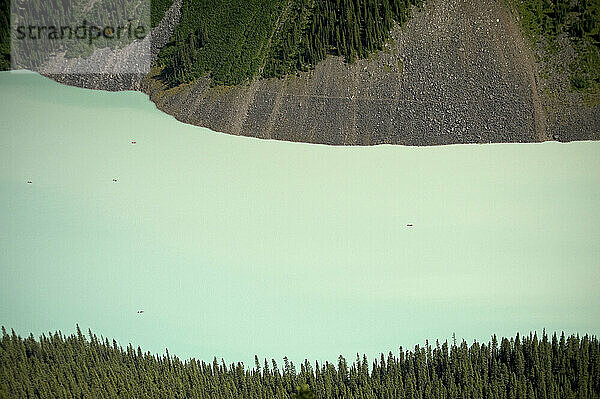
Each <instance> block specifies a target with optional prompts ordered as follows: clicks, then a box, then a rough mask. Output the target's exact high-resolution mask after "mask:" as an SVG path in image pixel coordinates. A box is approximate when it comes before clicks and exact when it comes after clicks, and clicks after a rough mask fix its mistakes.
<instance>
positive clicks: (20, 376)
mask: <svg viewBox="0 0 600 399" xmlns="http://www.w3.org/2000/svg"><path fill="white" fill-rule="evenodd" d="M336 363H337V364H332V363H328V362H326V363H325V364H319V363H318V362H317V363H315V364H314V365H313V364H311V363H309V362H308V361H305V362H303V363H301V364H300V368H299V370H297V368H296V366H295V365H294V364H293V363H292V362H290V361H288V359H287V358H284V362H283V367H280V366H279V365H277V363H276V362H275V361H274V360H272V361H271V362H267V361H266V360H265V361H264V363H261V362H259V360H258V358H257V357H256V358H255V365H254V368H253V369H248V368H246V367H245V366H244V365H243V364H241V363H237V364H230V365H226V364H225V363H224V362H223V361H222V360H221V362H218V361H217V359H214V360H213V361H212V363H205V362H203V361H198V360H194V359H191V360H186V361H182V360H180V359H178V358H177V357H175V356H172V355H170V354H169V352H168V351H167V352H166V354H165V355H162V356H159V355H154V356H153V355H151V354H150V353H149V352H148V353H143V352H142V351H141V349H140V348H139V347H138V348H137V349H134V348H133V347H132V346H131V345H129V346H128V347H127V348H126V349H123V348H121V347H119V346H118V345H117V343H116V342H115V341H114V340H113V341H112V342H110V341H109V340H108V339H103V338H100V339H99V338H98V337H97V336H96V335H93V334H92V333H91V332H90V333H89V338H86V337H85V336H84V335H83V334H82V333H81V331H80V330H79V327H78V328H77V333H76V334H73V335H71V336H64V335H63V334H62V333H60V332H57V333H54V334H49V335H48V336H45V335H42V336H41V337H40V338H39V340H36V339H35V338H34V337H33V336H32V335H30V336H29V337H28V338H26V339H23V338H21V337H19V336H17V335H16V334H15V333H14V332H13V333H12V334H7V333H6V331H5V330H4V328H3V336H2V339H1V340H0V394H1V395H0V396H2V397H3V398H53V399H55V398H94V399H97V398H125V397H127V398H210V399H218V398H238V397H243V398H274V397H277V398H290V397H299V398H302V397H304V398H310V397H312V392H314V394H316V397H318V398H460V397H464V398H475V397H476V398H498V399H500V398H575V397H577V398H599V397H600V343H599V342H598V339H597V338H595V337H589V336H587V335H586V336H583V337H581V338H580V337H579V336H574V335H572V336H570V337H565V336H564V334H562V335H561V336H557V335H556V334H554V335H553V336H552V337H551V338H550V337H548V336H547V335H546V334H545V333H544V334H543V335H542V336H541V337H540V338H538V337H537V335H535V334H530V335H529V336H526V337H520V336H519V335H518V334H517V336H516V337H514V338H510V339H508V338H502V339H501V340H500V343H498V342H497V340H496V337H495V336H494V337H492V340H491V342H489V343H488V344H480V343H477V342H474V343H473V344H472V345H471V346H468V345H467V343H466V342H464V341H463V342H462V343H460V344H456V343H452V344H451V345H449V344H448V343H447V342H444V343H442V344H439V343H437V342H436V345H435V346H431V345H429V344H426V345H425V347H419V346H416V347H415V348H414V350H413V351H405V350H403V349H402V348H400V351H399V353H397V354H392V353H389V354H388V355H387V356H384V355H383V354H382V355H381V357H380V358H379V359H375V360H374V361H373V362H372V363H369V362H368V360H367V358H366V357H365V356H363V357H362V358H360V357H359V356H358V355H357V358H356V361H355V362H354V363H352V364H348V363H347V361H346V359H344V358H343V357H342V356H340V357H339V359H338V360H337V362H336Z"/></svg>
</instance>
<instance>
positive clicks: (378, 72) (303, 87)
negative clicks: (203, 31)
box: [54, 0, 600, 145]
mask: <svg viewBox="0 0 600 399" xmlns="http://www.w3.org/2000/svg"><path fill="white" fill-rule="evenodd" d="M180 6H181V0H178V1H176V2H175V3H174V4H173V7H171V9H169V11H168V12H167V14H166V15H165V18H164V19H163V21H162V22H161V24H160V26H159V27H157V28H156V29H155V32H153V39H152V44H153V47H152V51H153V56H154V57H156V54H157V53H158V50H159V49H160V48H161V47H162V46H164V44H165V43H166V42H167V41H168V38H169V37H170V35H171V34H172V32H173V29H174V26H175V25H176V24H177V22H178V21H179V18H180V16H181V14H180V11H179V10H180ZM392 38H393V39H392V40H390V41H389V42H388V43H387V44H386V47H385V49H384V51H381V52H379V53H378V54H376V55H373V56H372V57H371V58H370V59H369V60H359V61H357V62H355V63H353V64H346V63H345V62H344V60H343V59H341V58H339V57H328V58H327V59H326V60H325V61H323V62H321V63H319V64H318V65H317V67H316V68H315V69H314V70H313V71H310V72H307V73H301V74H298V75H297V76H290V77H287V78H285V79H265V80H255V81H253V82H249V83H247V84H245V85H239V86H235V87H211V86H210V81H209V79H208V78H205V79H199V80H197V81H196V82H194V83H192V84H188V85H183V86H180V87H177V88H169V87H167V86H166V85H164V84H163V83H162V82H161V81H160V79H159V78H158V77H156V76H153V74H154V73H155V72H151V73H150V75H149V76H147V77H146V78H144V79H141V76H132V77H127V76H90V77H78V76H75V77H73V76H68V75H66V76H62V77H54V78H56V80H59V81H63V82H65V83H68V84H74V85H77V86H83V87H88V88H99V89H105V90H132V89H133V90H141V91H144V92H145V93H147V94H148V95H149V96H150V98H151V100H152V101H154V102H155V103H156V105H157V107H158V108H159V109H161V110H163V111H164V112H166V113H168V114H171V115H173V116H174V117H175V118H177V119H178V120H180V121H182V122H186V123H190V124H194V125H199V126H205V127H209V128H211V129H213V130H216V131H221V132H226V133H230V134H236V135H245V136H253V137H259V138H266V139H277V140H288V141H303V142H310V143H322V144H331V145H374V144H404V145H441V144H454V143H488V142H538V141H545V140H552V139H555V140H561V141H569V140H583V139H600V112H599V111H600V110H599V109H598V107H596V108H595V109H594V108H587V107H586V106H585V105H583V103H582V102H581V100H580V99H579V98H578V97H577V96H576V95H574V94H573V95H572V96H571V97H569V102H567V103H564V102H563V104H562V105H559V106H557V105H556V104H554V103H552V102H551V101H550V100H549V99H548V98H546V97H544V96H542V95H541V94H540V93H539V92H538V90H539V88H540V84H539V81H538V78H537V76H538V69H537V68H538V67H537V66H536V64H535V62H534V61H533V54H532V51H531V50H530V48H529V47H528V46H527V44H526V43H525V40H524V39H523V37H522V34H521V33H520V31H519V27H518V24H517V21H516V20H515V19H514V17H513V16H512V15H511V14H510V13H509V12H508V11H507V10H506V9H505V8H504V5H503V3H502V2H497V1H494V0H480V1H476V2H474V1H471V0H446V1H444V0H430V1H429V2H428V3H427V5H426V6H425V7H424V9H422V10H414V12H413V17H412V18H411V19H410V21H409V22H408V23H407V24H406V26H404V27H403V28H400V27H397V28H395V30H394V31H393V32H392ZM77 79H79V80H77ZM565 90H566V89H565ZM565 104H566V105H565ZM581 119H584V120H585V121H584V122H580V120H581ZM578 121H579V122H578Z"/></svg>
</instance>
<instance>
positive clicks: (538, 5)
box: [509, 0, 600, 96]
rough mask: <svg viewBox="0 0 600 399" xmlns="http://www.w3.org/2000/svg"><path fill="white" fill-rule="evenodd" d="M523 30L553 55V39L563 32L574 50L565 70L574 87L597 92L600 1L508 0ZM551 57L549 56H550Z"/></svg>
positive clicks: (556, 46)
mask: <svg viewBox="0 0 600 399" xmlns="http://www.w3.org/2000/svg"><path fill="white" fill-rule="evenodd" d="M509 1H510V3H511V4H512V5H513V7H514V8H516V9H517V11H518V13H519V17H520V20H521V25H522V26H523V28H524V30H525V33H526V34H527V35H528V36H529V37H530V38H531V39H532V40H533V42H535V43H538V44H542V46H543V47H544V48H545V49H546V52H547V53H548V55H547V57H548V59H550V60H551V59H552V58H553V57H556V56H557V55H558V53H559V47H560V45H559V44H558V42H557V39H559V38H560V37H563V36H566V37H568V38H569V39H570V43H571V45H572V46H573V48H574V50H575V53H576V54H575V58H574V59H573V60H570V63H569V74H570V80H571V84H572V86H573V88H574V89H577V90H581V91H586V92H588V93H590V94H594V93H595V95H597V96H598V95H600V2H599V1H598V0H509ZM551 61H552V60H551Z"/></svg>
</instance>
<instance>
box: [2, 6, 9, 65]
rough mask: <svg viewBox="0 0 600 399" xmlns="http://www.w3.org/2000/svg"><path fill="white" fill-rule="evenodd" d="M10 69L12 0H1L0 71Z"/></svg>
mask: <svg viewBox="0 0 600 399" xmlns="http://www.w3.org/2000/svg"><path fill="white" fill-rule="evenodd" d="M9 69H10V0H0V71H8V70H9Z"/></svg>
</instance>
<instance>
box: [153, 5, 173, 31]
mask: <svg viewBox="0 0 600 399" xmlns="http://www.w3.org/2000/svg"><path fill="white" fill-rule="evenodd" d="M172 4H173V0H152V3H151V4H150V20H151V25H152V27H153V28H154V27H155V26H156V25H158V23H159V22H160V20H161V19H162V18H163V17H164V15H165V12H166V11H167V10H168V9H169V7H171V5H172Z"/></svg>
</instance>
